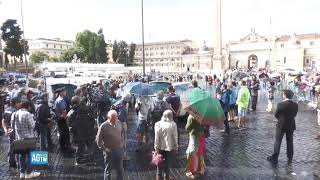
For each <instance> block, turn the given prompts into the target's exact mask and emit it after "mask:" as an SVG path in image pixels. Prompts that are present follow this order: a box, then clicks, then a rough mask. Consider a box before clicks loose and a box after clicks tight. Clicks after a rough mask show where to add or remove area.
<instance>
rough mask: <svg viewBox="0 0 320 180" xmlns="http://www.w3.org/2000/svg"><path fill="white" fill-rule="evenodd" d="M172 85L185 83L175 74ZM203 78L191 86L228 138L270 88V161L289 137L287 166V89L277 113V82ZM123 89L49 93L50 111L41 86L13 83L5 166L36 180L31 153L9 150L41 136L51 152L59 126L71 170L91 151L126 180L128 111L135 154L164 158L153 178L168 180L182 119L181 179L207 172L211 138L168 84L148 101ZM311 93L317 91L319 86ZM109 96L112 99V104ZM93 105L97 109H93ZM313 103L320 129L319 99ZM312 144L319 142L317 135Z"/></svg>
mask: <svg viewBox="0 0 320 180" xmlns="http://www.w3.org/2000/svg"><path fill="white" fill-rule="evenodd" d="M135 79H137V77H136V78H129V79H128V82H130V81H135ZM171 79H175V80H176V81H182V80H183V78H182V79H181V78H180V77H179V76H177V77H172V78H171ZM188 79H192V77H188ZM205 80H206V85H205V86H204V87H200V86H199V85H198V82H197V80H192V81H191V84H192V87H190V88H200V89H203V90H206V91H208V92H209V93H210V94H211V95H212V96H213V97H215V98H217V99H218V100H219V102H220V105H221V107H222V109H223V111H224V116H225V120H224V130H222V135H223V136H228V135H230V132H231V128H230V122H235V124H236V130H239V131H241V130H244V129H246V126H247V125H246V122H247V121H248V118H247V113H248V112H250V111H251V112H255V111H256V110H257V104H258V97H259V90H260V88H261V87H260V86H261V84H262V88H264V89H265V90H267V99H268V106H267V109H266V111H268V112H273V111H274V112H275V116H276V118H277V119H279V121H278V124H277V128H278V131H277V134H276V142H275V152H274V154H273V155H272V156H270V157H268V160H270V161H271V162H274V163H275V162H277V158H278V155H279V151H280V145H281V139H282V137H283V135H284V134H286V136H287V143H288V145H290V146H289V148H288V159H289V161H292V158H293V144H292V141H293V140H292V139H293V131H294V130H295V122H294V118H295V116H296V113H291V115H290V117H289V116H287V113H288V111H294V112H297V111H298V109H297V106H296V104H295V103H294V102H293V101H292V98H293V92H292V91H285V93H284V99H285V102H287V101H289V102H290V103H287V104H283V105H278V106H277V107H276V108H275V107H274V103H275V102H274V99H275V92H276V91H277V89H278V88H277V87H278V86H277V83H278V82H275V81H268V82H267V83H266V82H264V83H260V81H259V78H258V77H257V76H256V75H254V74H253V75H251V76H250V77H246V78H241V79H236V78H234V77H232V76H226V77H225V78H221V79H219V78H218V77H217V76H206V77H205ZM144 81H145V80H144ZM125 84H126V82H125V81H124V80H123V79H122V78H119V79H114V80H111V81H110V88H109V89H106V88H105V87H104V86H103V84H102V82H100V83H98V84H96V87H97V88H96V89H97V93H98V95H99V96H98V97H100V98H101V97H106V99H108V100H106V101H102V100H95V99H94V98H93V97H92V93H90V92H91V90H92V89H90V88H91V86H89V85H83V86H80V87H79V88H78V89H76V90H75V93H74V94H75V95H74V96H73V97H68V96H67V91H66V89H65V88H64V87H62V88H58V89H56V90H55V92H54V94H55V98H54V103H53V105H52V107H50V106H49V102H48V93H46V92H45V89H44V88H43V87H38V90H39V91H38V92H37V93H35V92H33V91H32V90H30V89H29V90H28V89H25V88H22V89H21V88H19V86H16V85H14V86H10V87H8V94H9V98H8V99H9V100H8V101H7V104H8V105H6V106H5V105H3V108H4V109H5V110H4V111H3V113H2V116H3V120H2V127H3V129H4V132H5V134H6V135H8V137H9V143H10V148H9V152H8V161H9V166H10V167H13V168H16V167H19V170H20V178H26V179H28V178H34V177H38V176H40V173H39V172H35V171H32V166H31V165H30V160H29V158H28V155H27V154H26V153H24V154H19V155H16V154H14V153H13V149H12V148H13V146H12V145H13V143H14V141H15V140H23V139H25V138H33V137H39V139H40V150H42V151H49V152H52V150H53V149H54V147H55V146H54V144H53V141H52V137H51V136H52V134H53V132H52V126H57V135H58V137H59V145H60V151H61V152H62V153H63V154H64V155H66V156H70V155H72V154H74V156H75V165H84V164H88V162H90V161H91V160H92V156H93V151H94V147H96V146H97V147H98V148H100V149H101V151H102V152H103V155H104V159H105V171H104V179H110V178H111V169H112V168H113V169H115V170H116V177H117V179H119V180H120V179H123V162H122V161H123V160H124V161H127V160H130V157H129V156H128V153H127V132H128V120H129V114H128V113H129V111H130V110H131V108H132V109H134V110H135V111H136V113H137V121H138V123H137V124H138V127H137V130H136V132H137V136H136V138H137V142H138V143H137V147H136V151H143V152H145V151H146V152H147V151H149V150H150V145H151V148H152V149H154V151H155V153H158V154H161V157H162V158H163V162H162V165H161V166H158V167H157V176H156V179H157V180H161V179H166V180H168V179H172V178H171V177H170V167H171V163H172V162H171V161H172V159H173V156H174V155H175V154H177V153H178V148H179V141H180V133H181V132H180V130H181V129H179V128H178V124H179V122H180V121H181V119H182V118H185V119H186V120H187V122H186V126H185V130H186V131H187V132H188V133H189V144H188V147H187V150H186V155H187V159H186V162H187V163H186V164H187V166H186V176H187V177H189V178H196V177H198V176H202V175H203V174H204V173H205V162H204V155H205V151H206V143H205V139H206V138H207V137H209V136H210V133H209V132H210V131H209V127H208V126H203V125H201V124H200V123H199V121H197V119H196V118H195V117H193V116H192V115H188V114H187V116H186V117H181V113H180V111H182V110H183V107H182V104H181V100H180V96H179V95H178V94H176V92H175V88H174V87H173V86H172V85H170V86H168V88H167V90H166V92H164V91H159V92H157V94H156V97H155V98H153V97H150V96H140V97H134V96H133V95H131V94H121V93H119V91H118V90H121V88H122V87H123V86H125ZM117 91H118V92H117ZM315 91H316V92H317V93H320V88H319V89H315ZM120 96H121V97H120ZM1 97H2V96H1ZM319 97H320V96H318V99H319ZM69 98H70V99H69ZM110 98H113V99H116V101H115V102H112V101H111V100H110ZM92 102H95V104H94V105H93V104H92ZM317 102H318V104H317V108H318V123H319V125H320V100H318V101H317ZM35 104H36V105H35ZM287 106H288V107H287ZM130 107H131V108H130ZM289 122H290V123H289ZM150 132H151V134H150ZM317 138H318V139H320V133H319V136H317ZM95 142H96V143H95Z"/></svg>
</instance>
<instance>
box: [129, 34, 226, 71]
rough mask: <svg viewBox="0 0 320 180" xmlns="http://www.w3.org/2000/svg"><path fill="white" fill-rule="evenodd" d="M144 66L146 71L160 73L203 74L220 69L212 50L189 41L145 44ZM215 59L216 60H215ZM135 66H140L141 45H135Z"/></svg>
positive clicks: (218, 61) (219, 63)
mask: <svg viewBox="0 0 320 180" xmlns="http://www.w3.org/2000/svg"><path fill="white" fill-rule="evenodd" d="M144 49H145V65H146V70H147V71H149V72H150V71H160V72H169V73H170V72H180V73H183V72H204V71H210V70H212V69H215V68H216V69H221V62H220V60H219V59H217V58H215V56H214V53H213V49H212V48H211V49H210V48H208V47H207V46H206V45H205V43H204V45H203V47H199V46H197V44H196V43H195V42H193V41H191V40H182V41H167V42H153V43H145V47H144ZM215 59H216V60H215ZM135 64H137V65H138V66H142V64H143V62H142V44H137V47H136V51H135Z"/></svg>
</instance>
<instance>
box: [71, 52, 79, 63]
mask: <svg viewBox="0 0 320 180" xmlns="http://www.w3.org/2000/svg"><path fill="white" fill-rule="evenodd" d="M71 62H72V63H80V59H78V57H77V55H76V54H74V55H73V59H72V61H71Z"/></svg>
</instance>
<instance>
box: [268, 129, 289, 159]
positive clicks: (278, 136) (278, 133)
mask: <svg viewBox="0 0 320 180" xmlns="http://www.w3.org/2000/svg"><path fill="white" fill-rule="evenodd" d="M284 134H286V140H287V157H288V159H289V160H292V158H293V132H285V131H281V130H279V129H277V130H276V137H275V143H274V153H273V155H272V156H273V158H274V159H278V157H279V154H280V147H281V142H282V138H283V136H284Z"/></svg>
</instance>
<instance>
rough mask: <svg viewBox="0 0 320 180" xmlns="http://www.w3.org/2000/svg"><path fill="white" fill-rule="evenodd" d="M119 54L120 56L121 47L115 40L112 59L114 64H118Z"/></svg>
mask: <svg viewBox="0 0 320 180" xmlns="http://www.w3.org/2000/svg"><path fill="white" fill-rule="evenodd" d="M119 54H120V49H119V45H118V43H117V41H116V40H115V41H114V42H113V45H112V59H113V61H114V62H118V58H119Z"/></svg>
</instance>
